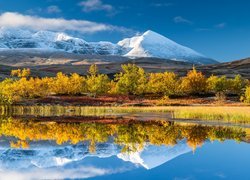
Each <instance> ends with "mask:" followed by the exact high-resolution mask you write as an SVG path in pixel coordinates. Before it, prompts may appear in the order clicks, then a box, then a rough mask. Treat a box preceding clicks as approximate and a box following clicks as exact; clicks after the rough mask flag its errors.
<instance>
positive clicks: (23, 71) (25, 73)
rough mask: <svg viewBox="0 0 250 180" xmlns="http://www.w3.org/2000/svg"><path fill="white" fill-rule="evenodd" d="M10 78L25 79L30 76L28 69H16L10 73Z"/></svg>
mask: <svg viewBox="0 0 250 180" xmlns="http://www.w3.org/2000/svg"><path fill="white" fill-rule="evenodd" d="M11 76H17V77H19V78H27V77H29V76H30V69H29V68H24V69H16V70H12V71H11Z"/></svg>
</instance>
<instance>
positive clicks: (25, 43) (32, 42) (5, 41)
mask: <svg viewBox="0 0 250 180" xmlns="http://www.w3.org/2000/svg"><path fill="white" fill-rule="evenodd" d="M0 48H9V49H30V48H39V49H48V50H62V51H66V52H71V53H79V54H93V55H117V54H119V55H120V54H122V53H123V52H122V51H123V48H122V47H121V46H119V45H117V44H113V43H110V42H90V43H89V42H86V41H84V40H83V39H80V38H75V37H72V36H69V35H67V34H65V33H57V32H50V31H38V32H32V31H29V30H21V29H9V28H4V27H2V28H0Z"/></svg>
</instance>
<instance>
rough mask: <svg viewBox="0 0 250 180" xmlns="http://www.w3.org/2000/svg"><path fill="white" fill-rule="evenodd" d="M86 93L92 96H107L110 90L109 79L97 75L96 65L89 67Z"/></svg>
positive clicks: (105, 76)
mask: <svg viewBox="0 0 250 180" xmlns="http://www.w3.org/2000/svg"><path fill="white" fill-rule="evenodd" d="M86 85H87V92H88V93H91V94H93V95H94V96H96V95H99V94H107V93H108V91H109V90H110V79H109V77H108V76H107V75H106V74H99V70H98V67H97V65H96V64H92V65H91V66H90V67H89V70H88V75H87V78H86Z"/></svg>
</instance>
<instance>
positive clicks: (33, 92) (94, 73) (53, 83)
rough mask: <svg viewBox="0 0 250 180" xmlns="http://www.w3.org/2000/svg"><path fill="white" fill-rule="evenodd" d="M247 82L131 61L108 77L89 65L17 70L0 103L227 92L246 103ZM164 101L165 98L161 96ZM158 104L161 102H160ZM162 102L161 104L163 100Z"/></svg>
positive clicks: (2, 85) (0, 91)
mask: <svg viewBox="0 0 250 180" xmlns="http://www.w3.org/2000/svg"><path fill="white" fill-rule="evenodd" d="M248 85H249V82H248V80H246V79H244V78H242V77H241V76H240V75H236V76H235V78H227V77H226V76H221V77H218V76H213V75H212V76H210V77H208V78H207V77H205V76H204V75H203V74H202V73H201V72H198V71H197V70H196V69H195V68H193V69H192V70H190V71H189V72H188V73H187V75H186V76H185V77H178V75H177V74H175V73H173V72H163V73H146V72H145V71H144V69H143V68H141V67H138V66H136V65H135V64H127V65H122V71H121V72H120V73H117V74H116V75H115V78H114V79H113V80H111V79H110V78H109V77H108V76H107V75H105V74H100V73H99V71H98V67H97V65H95V64H93V65H91V66H90V68H89V70H88V75H87V76H80V75H79V74H76V73H73V74H70V75H67V74H63V73H62V72H58V73H57V75H56V77H43V78H40V77H32V76H31V72H30V69H17V70H13V71H12V72H11V78H7V79H5V80H3V81H2V82H0V101H1V103H3V104H7V103H10V104H11V103H13V102H17V101H20V100H22V99H29V98H41V97H46V96H50V95H70V96H73V95H74V96H75V95H86V94H90V95H92V96H94V97H95V96H96V95H109V94H115V95H136V96H141V97H143V96H144V95H150V94H151V95H154V96H155V95H156V96H158V97H171V96H189V95H206V94H217V96H220V97H223V98H226V96H227V95H228V94H234V95H238V96H239V97H240V96H242V95H244V101H245V102H250V95H249V94H250V93H249V91H250V90H249V89H250V88H249V86H248ZM163 100H164V101H165V98H163ZM160 104H162V103H160ZM163 104H164V103H163Z"/></svg>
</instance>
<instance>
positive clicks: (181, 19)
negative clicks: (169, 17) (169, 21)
mask: <svg viewBox="0 0 250 180" xmlns="http://www.w3.org/2000/svg"><path fill="white" fill-rule="evenodd" d="M173 20H174V22H175V23H184V24H193V22H192V21H190V20H188V19H185V18H183V17H182V16H176V17H174V19H173Z"/></svg>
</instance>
